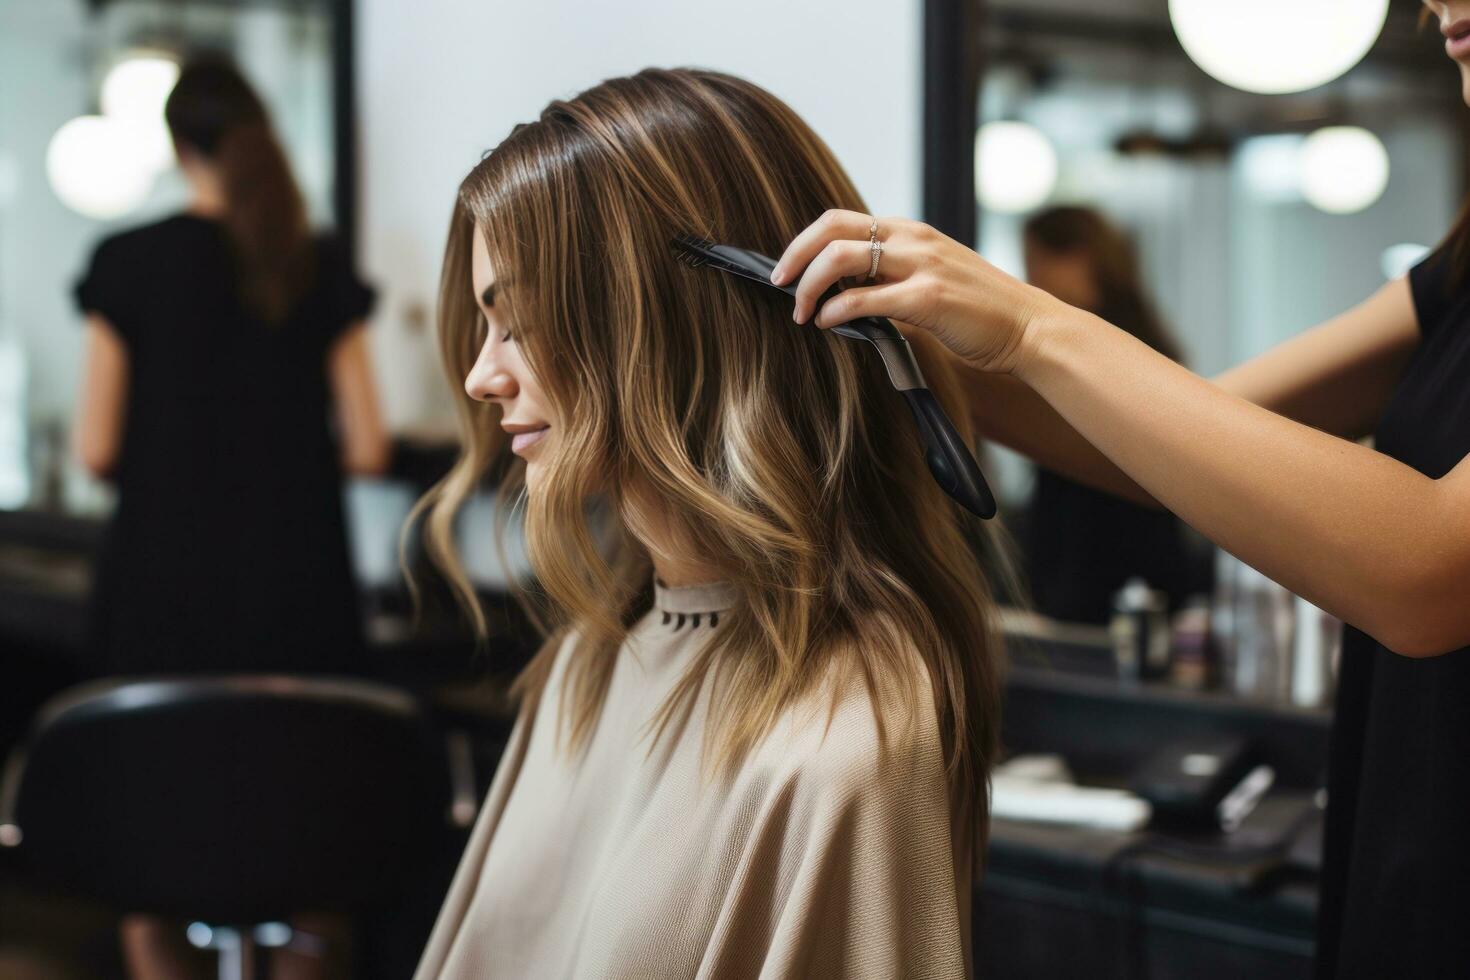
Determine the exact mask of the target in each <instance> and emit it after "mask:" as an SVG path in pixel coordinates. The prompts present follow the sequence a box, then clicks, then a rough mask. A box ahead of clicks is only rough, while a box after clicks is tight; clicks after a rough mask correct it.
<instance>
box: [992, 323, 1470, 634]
mask: <svg viewBox="0 0 1470 980" xmlns="http://www.w3.org/2000/svg"><path fill="white" fill-rule="evenodd" d="M1024 351H1025V352H1024V354H1023V356H1021V357H1020V358H1018V360H1017V363H1016V367H1015V370H1016V373H1017V374H1018V376H1019V377H1020V378H1021V380H1023V381H1025V382H1026V383H1028V384H1029V385H1031V386H1032V387H1033V388H1034V389H1035V390H1036V391H1037V392H1038V393H1039V394H1040V395H1041V396H1042V397H1043V398H1045V399H1046V400H1047V401H1048V402H1049V403H1050V404H1051V405H1052V406H1053V407H1055V408H1056V410H1057V411H1058V413H1059V414H1060V415H1061V416H1062V418H1064V419H1065V420H1066V421H1067V422H1069V423H1070V424H1071V425H1072V426H1073V427H1074V428H1076V430H1077V431H1078V432H1079V433H1080V434H1081V435H1082V437H1083V438H1085V439H1087V440H1088V441H1089V442H1091V443H1092V444H1093V445H1095V446H1097V447H1098V448H1099V449H1100V450H1101V451H1102V452H1104V453H1106V454H1107V456H1108V457H1109V458H1110V459H1112V460H1113V461H1114V462H1115V463H1117V464H1118V466H1119V467H1120V468H1122V470H1123V471H1124V472H1126V473H1127V474H1128V475H1129V476H1130V477H1132V478H1133V479H1134V480H1136V481H1137V482H1138V483H1139V485H1140V486H1142V487H1143V488H1144V489H1145V490H1147V491H1148V492H1149V493H1151V494H1152V495H1153V496H1154V497H1155V498H1157V499H1158V500H1159V501H1160V502H1161V503H1162V504H1163V505H1164V506H1165V507H1168V508H1169V509H1170V510H1172V511H1174V512H1175V513H1177V514H1178V515H1179V516H1180V517H1182V518H1183V519H1184V520H1186V521H1187V522H1189V523H1190V524H1191V525H1193V526H1194V527H1195V528H1197V529H1198V530H1199V531H1200V532H1201V533H1203V534H1204V535H1206V536H1207V537H1209V538H1210V539H1211V540H1213V541H1215V542H1216V543H1218V544H1219V545H1220V546H1221V547H1223V548H1225V549H1226V550H1228V551H1230V552H1232V553H1233V554H1235V555H1237V556H1238V557H1239V558H1241V559H1242V560H1243V561H1245V562H1247V563H1249V564H1251V565H1253V566H1255V567H1256V568H1258V569H1260V570H1261V571H1262V572H1264V573H1265V574H1267V575H1269V576H1270V577H1271V578H1273V579H1275V580H1276V581H1278V582H1280V583H1281V584H1282V585H1284V586H1286V587H1287V588H1289V589H1291V590H1292V591H1293V592H1296V593H1297V594H1299V595H1302V596H1305V597H1306V598H1307V599H1309V600H1311V601H1312V602H1315V603H1316V604H1317V605H1319V606H1322V607H1323V608H1325V609H1327V610H1328V611H1330V612H1334V613H1336V614H1337V615H1339V616H1341V617H1342V618H1343V619H1345V620H1347V621H1348V622H1350V623H1353V624H1354V625H1356V626H1359V627H1360V628H1362V629H1364V630H1366V631H1368V632H1370V633H1372V634H1373V635H1375V636H1376V637H1377V638H1378V639H1379V640H1381V641H1382V642H1384V643H1385V644H1386V645H1389V646H1390V647H1392V648H1394V649H1398V650H1399V651H1400V652H1402V653H1409V654H1430V653H1437V652H1443V650H1442V649H1440V648H1441V647H1445V644H1447V643H1452V642H1455V641H1457V640H1458V641H1459V642H1460V643H1465V642H1470V635H1466V634H1470V616H1467V614H1466V612H1465V611H1463V607H1464V606H1466V605H1470V603H1465V602H1464V600H1463V593H1464V588H1465V586H1464V583H1465V582H1466V581H1467V580H1470V578H1467V576H1470V513H1467V511H1470V508H1467V507H1466V506H1465V503H1464V502H1465V500H1466V498H1467V495H1466V494H1465V493H1464V492H1463V491H1464V490H1465V487H1464V486H1463V485H1462V484H1463V483H1464V482H1465V481H1464V479H1463V477H1464V475H1465V471H1457V473H1455V474H1451V475H1450V476H1447V477H1446V478H1444V479H1443V480H1438V481H1436V480H1431V479H1428V478H1427V477H1425V476H1423V475H1422V474H1420V473H1418V472H1417V471H1415V470H1413V469H1411V468H1410V467H1408V466H1405V465H1403V464H1402V463H1399V462H1397V461H1396V460H1393V459H1391V458H1389V457H1388V456H1385V455H1383V454H1381V453H1378V452H1375V451H1373V450H1371V449H1368V448H1366V447H1363V446H1360V445H1357V444H1355V443H1352V442H1348V441H1346V440H1344V439H1339V438H1337V437H1335V436H1330V435H1328V434H1326V433H1323V432H1319V431H1317V430H1315V429H1311V428H1308V427H1307V426H1304V425H1300V424H1298V423H1296V422H1293V421H1291V420H1289V419H1286V418H1284V417H1282V416H1280V415H1276V414H1274V413H1272V412H1270V411H1267V410H1266V409H1263V408H1261V407H1259V406H1257V405H1253V404H1251V403H1250V402H1247V401H1245V400H1244V399H1242V398H1239V397H1237V396H1235V395H1232V394H1229V393H1227V392H1225V391H1223V390H1222V389H1220V388H1219V387H1217V386H1215V385H1213V384H1211V383H1210V382H1208V381H1206V380H1204V379H1203V378H1200V377H1198V376H1197V375H1195V374H1193V373H1191V372H1190V371H1188V370H1187V369H1185V368H1183V367H1181V366H1180V365H1178V364H1175V363H1174V362H1172V361H1170V360H1168V359H1167V358H1165V357H1162V356H1160V355H1159V354H1157V353H1155V352H1154V351H1152V350H1150V349H1149V348H1148V347H1147V346H1145V345H1144V344H1142V343H1141V342H1139V341H1138V340H1136V339H1134V338H1133V337H1130V336H1129V335H1128V334H1126V333H1124V332H1123V331H1121V330H1118V329H1116V328H1114V327H1111V326H1109V325H1107V324H1106V323H1104V322H1103V321H1101V320H1099V319H1098V318H1096V317H1093V316H1091V315H1089V314H1084V313H1078V312H1077V311H1073V310H1068V311H1065V312H1059V313H1055V314H1052V315H1051V316H1049V317H1048V318H1045V319H1042V320H1039V321H1037V322H1036V323H1034V324H1033V325H1032V327H1031V328H1030V329H1029V331H1028V335H1027V341H1026V343H1025V345H1024ZM1457 476H1458V477H1460V479H1458V480H1457V479H1455V478H1456V477H1457Z"/></svg>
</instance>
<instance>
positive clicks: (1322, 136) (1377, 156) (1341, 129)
mask: <svg viewBox="0 0 1470 980" xmlns="http://www.w3.org/2000/svg"><path fill="white" fill-rule="evenodd" d="M1301 186H1302V197H1304V198H1306V199H1307V201H1308V203H1310V204H1312V205H1313V206H1314V207H1317V208H1320V209H1321V210H1323V211H1326V212H1328V213H1329V214H1352V213H1354V212H1355V211H1361V210H1363V209H1364V208H1366V207H1368V206H1369V205H1370V204H1372V203H1373V202H1374V201H1376V200H1378V199H1379V198H1380V197H1382V196H1383V190H1384V188H1385V187H1387V186H1388V151H1387V150H1386V149H1384V148H1383V143H1382V141H1381V140H1379V139H1378V137H1377V136H1374V135H1373V134H1372V133H1370V132H1369V131H1368V130H1366V129H1362V128H1360V127H1358V126H1324V127H1323V128H1321V129H1319V130H1316V131H1315V132H1313V133H1312V134H1311V135H1309V136H1308V137H1307V138H1306V139H1305V140H1303V141H1302V153H1301Z"/></svg>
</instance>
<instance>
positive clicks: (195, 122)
mask: <svg viewBox="0 0 1470 980" xmlns="http://www.w3.org/2000/svg"><path fill="white" fill-rule="evenodd" d="M164 118H165V119H166V120H167V121H168V127H169V132H170V133H172V135H173V138H174V142H175V143H176V144H177V145H180V146H188V147H189V148H191V149H193V150H194V151H195V152H196V153H199V154H200V155H202V156H204V157H206V158H207V159H209V160H210V161H211V162H212V163H213V164H214V165H215V167H216V168H218V171H219V174H220V178H221V181H222V183H223V185H224V197H225V216H224V224H225V228H226V230H227V232H228V234H229V238H230V242H231V244H232V245H233V246H234V251H235V258H236V265H237V267H238V269H239V273H240V288H241V294H242V298H243V299H244V300H245V302H246V303H247V304H248V305H249V306H250V307H251V308H253V309H254V311H255V312H256V313H258V314H259V315H260V316H261V317H263V318H264V319H266V320H267V321H270V322H272V323H276V322H280V321H281V320H283V319H284V318H285V317H286V315H287V314H288V313H289V312H290V310H291V308H292V306H293V305H294V304H295V303H296V301H297V300H298V299H300V297H301V295H302V293H304V292H305V291H306V289H307V287H308V286H310V285H311V281H312V278H313V276H314V275H315V272H316V269H315V263H314V259H315V250H314V249H312V248H311V228H310V226H309V225H308V223H307V217H306V206H305V203H304V202H303V201H302V197H301V191H300V189H299V188H298V187H297V186H296V180H295V178H294V177H293V176H292V175H291V167H290V164H289V163H288V162H287V160H286V155H285V153H284V152H283V151H282V149H281V144H280V142H279V141H278V140H277V139H276V134H275V131H274V130H273V129H272V128H271V122H270V116H269V114H268V113H267V112H266V108H265V104H264V103H263V102H262V101H261V99H260V96H258V95H257V94H256V92H255V89H254V88H252V87H251V85H250V83H249V82H248V81H246V80H245V77H244V76H243V75H242V74H240V72H239V70H238V69H236V68H235V66H234V65H233V64H231V63H230V62H229V60H228V59H226V58H225V57H224V56H222V55H218V54H213V53H210V54H201V55H197V56H195V57H194V58H192V59H190V60H189V61H188V62H187V63H185V64H184V66H183V68H182V69H181V71H180V72H179V80H178V83H177V84H176V85H175V86H174V88H173V91H172V92H170V93H169V97H168V102H167V103H166V104H165V107H164Z"/></svg>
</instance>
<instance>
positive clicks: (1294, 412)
mask: <svg viewBox="0 0 1470 980" xmlns="http://www.w3.org/2000/svg"><path fill="white" fill-rule="evenodd" d="M904 326H905V327H906V331H905V332H906V333H909V334H913V333H914V331H915V330H916V329H917V328H914V327H910V326H908V325H907V324H905V325H904ZM918 335H919V336H929V335H928V334H924V333H922V332H919V334H918ZM1418 340H1419V329H1418V325H1417V323H1416V321H1415V316H1414V305H1413V299H1412V297H1411V296H1410V294H1409V287H1408V281H1407V280H1406V279H1402V278H1400V279H1395V280H1393V281H1392V282H1390V283H1388V284H1387V285H1385V286H1383V287H1382V288H1381V289H1379V290H1378V292H1376V293H1374V294H1373V295H1372V296H1370V297H1369V298H1368V299H1366V300H1364V301H1363V302H1362V303H1360V304H1358V305H1357V306H1355V307H1353V308H1352V309H1350V310H1348V311H1347V312H1346V313H1343V314H1342V315H1340V316H1337V317H1334V318H1333V319H1331V320H1328V321H1327V322H1325V323H1323V324H1321V325H1320V326H1317V327H1314V328H1313V329H1311V330H1308V331H1306V332H1304V333H1302V334H1300V335H1298V336H1296V337H1294V338H1292V339H1291V340H1288V341H1286V342H1285V343H1283V344H1280V345H1278V346H1276V347H1273V348H1272V349H1271V350H1268V351H1266V352H1265V353H1264V354H1261V355H1260V356H1258V357H1255V358H1253V359H1251V360H1250V361H1247V362H1246V363H1244V364H1242V365H1240V366H1239V367H1235V368H1232V369H1230V370H1229V371H1226V372H1225V373H1224V374H1221V375H1219V376H1218V377H1216V378H1215V383H1216V384H1217V385H1219V386H1220V387H1221V388H1222V389H1224V390H1225V391H1228V392H1231V393H1232V394H1235V395H1239V396H1240V397H1242V398H1244V399H1245V400H1246V401H1249V402H1253V403H1254V404H1256V405H1260V406H1261V407H1263V408H1268V409H1270V410H1271V411H1273V412H1276V413H1278V414H1280V415H1284V416H1286V417H1287V418H1289V419H1294V420H1296V421H1298V422H1301V423H1302V424H1304V425H1310V426H1312V427H1314V428H1318V429H1321V430H1323V431H1324V432H1330V433H1332V434H1333V435H1338V436H1342V437H1344V438H1348V439H1358V438H1361V437H1363V436H1365V435H1367V434H1369V433H1370V432H1371V431H1372V430H1373V428H1374V426H1375V425H1376V423H1377V421H1378V417H1379V416H1380V415H1381V414H1382V412H1383V408H1384V406H1385V405H1386V404H1387V403H1388V396H1389V394H1390V393H1391V392H1392V391H1393V386H1394V382H1395V381H1396V380H1397V379H1398V376H1399V374H1400V373H1401V372H1402V371H1403V366H1404V363H1405V362H1406V361H1407V360H1408V357H1409V355H1410V354H1412V353H1413V351H1414V347H1415V345H1416V344H1417V343H1418ZM951 359H952V360H953V361H955V362H956V363H957V364H958V363H959V360H958V358H957V357H954V356H953V355H951ZM959 370H960V372H961V374H962V375H963V377H964V388H965V392H966V394H967V396H968V397H969V399H970V409H971V414H972V415H973V416H974V420H975V427H976V429H977V430H978V431H979V432H980V434H981V435H982V436H984V437H985V438H987V439H990V440H993V441H995V442H998V443H1000V444H1001V445H1003V446H1009V447H1010V448H1012V449H1014V450H1016V451H1017V452H1019V453H1022V454H1024V455H1026V456H1029V457H1030V458H1032V459H1034V460H1036V462H1038V463H1040V464H1041V465H1042V466H1045V467H1047V468H1048V469H1051V470H1055V471H1057V472H1059V473H1064V474H1066V475H1067V476H1069V477H1071V478H1073V479H1075V480H1079V481H1081V482H1083V483H1086V484H1088V485H1089V486H1093V487H1097V488H1098V489H1101V490H1106V491H1108V492H1110V493H1114V494H1117V495H1118V496H1120V497H1124V498H1126V499H1128V500H1132V501H1134V502H1135V503H1139V504H1144V505H1146V506H1153V507H1157V506H1159V504H1158V502H1157V501H1156V500H1154V498H1153V497H1152V496H1151V495H1150V494H1149V493H1147V492H1146V491H1145V490H1144V489H1143V488H1142V487H1140V486H1139V485H1138V484H1137V483H1135V482H1134V481H1133V480H1132V479H1130V478H1129V477H1128V475H1127V474H1126V473H1124V472H1123V471H1122V470H1120V469H1119V468H1118V467H1117V466H1116V465H1115V464H1114V463H1113V462H1112V461H1111V460H1110V459H1108V458H1107V457H1106V456H1104V455H1103V454H1102V452H1100V451H1099V450H1098V448H1097V447H1096V446H1094V445H1093V444H1092V443H1090V442H1088V441H1087V440H1086V439H1084V438H1083V437H1082V435H1081V434H1080V433H1078V431H1077V430H1076V429H1074V428H1073V427H1072V426H1071V425H1070V424H1069V423H1068V422H1067V420H1066V419H1064V418H1062V416H1061V415H1060V414H1058V413H1057V411H1056V409H1054V408H1052V407H1051V405H1049V404H1048V403H1047V401H1046V399H1044V398H1042V397H1041V396H1040V395H1039V394H1037V393H1036V392H1035V391H1033V390H1032V389H1031V388H1030V387H1029V386H1027V385H1026V384H1025V383H1024V382H1022V381H1021V380H1019V379H1018V378H1015V377H1012V376H1011V375H1008V374H995V373H991V372H986V371H981V370H979V369H977V368H973V367H970V366H969V365H963V364H961V365H960V367H959Z"/></svg>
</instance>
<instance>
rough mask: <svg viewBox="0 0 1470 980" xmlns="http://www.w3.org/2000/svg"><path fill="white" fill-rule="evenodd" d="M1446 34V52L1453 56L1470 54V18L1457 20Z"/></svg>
mask: <svg viewBox="0 0 1470 980" xmlns="http://www.w3.org/2000/svg"><path fill="white" fill-rule="evenodd" d="M1444 34H1445V40H1444V50H1445V54H1447V55H1449V56H1450V57H1451V58H1461V57H1464V56H1465V55H1467V54H1470V20H1460V21H1456V22H1455V23H1453V24H1451V25H1450V26H1449V28H1448V29H1447V30H1446V31H1445V32H1444Z"/></svg>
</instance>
